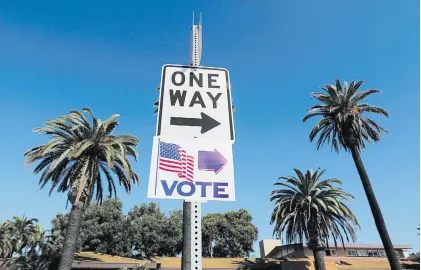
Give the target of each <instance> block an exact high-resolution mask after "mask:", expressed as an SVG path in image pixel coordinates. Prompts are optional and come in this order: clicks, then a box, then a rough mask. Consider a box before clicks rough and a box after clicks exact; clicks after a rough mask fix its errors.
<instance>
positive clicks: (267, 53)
mask: <svg viewBox="0 0 421 270" xmlns="http://www.w3.org/2000/svg"><path fill="white" fill-rule="evenodd" d="M419 10H420V9H419V1H415V0H407V1H391V0H390V1H389V0H371V1H363V0H358V1H335V0H326V1H295V0H294V1H292V0H285V1H261V2H259V3H258V2H257V1H125V2H124V4H117V3H116V2H114V1H89V2H86V1H72V2H67V3H66V2H60V3H58V2H57V1H37V2H36V3H35V2H25V3H22V2H17V1H1V3H0V36H1V42H0V93H1V95H0V113H1V115H3V119H2V125H1V126H2V132H1V133H0V149H2V153H3V154H2V155H1V156H0V164H1V174H0V184H1V191H2V192H1V196H0V205H1V206H0V220H5V219H9V218H11V217H12V216H14V215H22V214H24V213H25V214H26V215H27V216H29V217H37V218H39V220H40V222H41V224H42V225H43V226H44V227H47V228H48V227H50V220H51V219H52V218H53V217H54V215H55V214H56V213H57V212H63V211H66V210H65V195H64V194H53V195H52V196H51V197H48V190H42V191H38V192H36V189H37V183H38V181H37V180H38V178H37V176H34V175H33V174H32V171H31V169H30V168H25V167H24V159H23V156H22V154H23V153H24V151H25V150H27V149H29V148H31V147H33V146H35V145H38V144H41V143H44V142H46V140H47V138H46V137H43V136H40V135H37V134H35V133H32V132H31V129H32V128H34V127H37V126H40V125H42V124H43V123H44V122H45V121H46V120H49V119H53V118H55V117H57V116H59V115H62V114H66V113H67V112H68V111H70V110H72V109H82V108H83V107H85V106H88V107H90V108H92V110H93V111H94V113H95V114H96V116H97V117H99V118H102V119H104V118H106V117H108V116H110V115H112V114H114V113H119V114H120V115H121V119H120V126H119V128H118V132H119V133H130V134H133V135H136V136H138V137H139V138H140V145H139V147H138V151H139V155H140V160H139V162H138V163H137V164H136V165H135V168H136V170H137V171H138V173H139V174H140V176H141V184H140V186H139V187H138V188H136V189H134V191H133V192H132V194H130V195H126V194H124V193H123V190H120V191H121V192H120V193H119V194H120V198H121V199H122V200H123V202H124V208H125V211H127V210H128V209H130V208H131V207H133V206H134V205H138V204H140V203H142V202H149V200H148V199H146V193H147V181H148V172H149V163H150V153H151V147H152V138H153V136H154V133H155V127H156V117H154V116H152V112H153V108H152V103H153V102H154V101H155V99H156V98H157V96H158V92H157V91H156V90H155V89H156V87H157V86H158V85H159V82H160V72H161V67H162V65H164V64H168V63H171V64H187V63H188V56H189V38H190V24H191V12H192V11H196V12H199V11H201V12H203V35H204V37H203V57H202V65H204V66H217V67H224V68H227V69H228V70H229V71H230V77H231V85H232V95H233V101H234V104H235V106H236V107H237V111H236V112H235V115H234V118H235V129H236V143H235V145H234V162H235V175H236V199H237V200H236V201H235V202H208V203H206V204H204V205H203V211H204V213H208V212H224V211H228V210H233V209H239V208H245V209H247V210H248V211H250V212H251V214H252V215H253V218H254V224H256V225H257V227H258V229H259V240H261V239H264V238H270V237H271V236H272V227H271V226H270V225H269V219H270V213H271V210H272V204H271V203H270V202H269V193H270V191H271V190H272V189H273V183H274V181H275V180H276V178H277V177H278V176H281V175H291V174H292V169H293V168H295V167H296V168H299V169H302V170H306V169H310V168H313V169H317V168H318V167H321V168H325V169H327V173H326V177H339V178H341V179H342V180H343V188H344V189H345V190H346V191H348V192H350V193H352V194H353V195H354V196H355V200H354V202H352V204H351V208H352V209H353V211H354V212H355V214H356V215H357V217H358V219H359V222H360V224H361V226H362V229H361V231H359V232H358V239H357V242H358V243H381V242H380V238H379V237H378V234H377V230H376V227H375V225H374V221H373V219H372V215H371V212H370V209H369V206H368V202H367V200H366V198H365V195H364V191H363V188H362V185H361V182H360V179H359V177H358V174H357V171H356V169H355V167H354V164H353V161H352V158H351V156H350V155H349V154H347V153H340V154H336V153H333V152H331V151H330V148H325V149H323V150H321V151H317V150H316V146H315V145H314V144H310V143H309V141H308V133H309V132H310V129H311V127H312V125H313V124H314V122H311V123H306V124H303V123H302V122H301V119H302V117H303V116H304V115H305V112H306V111H305V110H306V109H307V108H309V107H310V106H312V105H314V104H315V101H314V100H313V99H312V98H311V97H310V93H311V92H315V91H319V90H320V88H321V87H322V86H323V85H324V84H326V83H332V82H333V80H334V79H335V78H338V79H340V80H341V81H343V80H348V81H351V80H364V81H365V84H364V86H363V89H367V88H377V89H381V90H382V91H383V92H382V93H381V94H378V95H374V96H372V97H370V98H369V99H368V100H367V101H368V102H369V103H371V104H374V105H379V106H382V107H384V108H386V109H387V110H388V111H389V112H390V118H388V119H378V118H376V119H377V120H378V121H379V122H380V123H381V124H382V125H383V126H384V127H386V128H387V129H388V130H389V131H390V135H388V136H385V137H384V139H383V140H382V141H381V143H379V144H375V145H374V144H373V145H369V147H368V149H367V150H366V151H364V152H363V153H362V157H363V160H364V163H365V166H366V168H367V170H368V174H369V176H370V178H371V181H372V184H373V186H374V189H375V193H376V195H377V199H378V201H379V203H380V206H381V209H382V211H383V215H384V218H385V220H386V223H387V227H388V230H389V232H390V236H391V238H392V241H393V242H394V243H395V244H412V245H413V246H414V250H416V251H417V250H419V237H418V236H417V233H418V231H417V230H416V228H417V227H418V224H419V221H420V214H419V213H420V208H419V205H420V204H419V202H420V186H419V184H420V174H419V172H420V167H419V164H420V160H419V149H420V144H419V142H420V140H419V138H420V134H419V130H420V126H419V123H420V121H419V120H420V119H419V115H420V114H419V111H420V108H419V100H420V97H419V94H420V92H419V89H420V85H419V82H420V78H419V74H420V70H419V64H420V63H419V59H420V55H419V46H420V44H419V40H420V37H419ZM157 202H158V203H159V205H160V206H161V207H162V209H163V210H165V211H170V210H172V209H175V208H181V206H182V202H181V201H164V200H159V201H157Z"/></svg>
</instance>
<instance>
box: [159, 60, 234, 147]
mask: <svg viewBox="0 0 421 270" xmlns="http://www.w3.org/2000/svg"><path fill="white" fill-rule="evenodd" d="M159 102H160V104H159V105H160V106H159V111H158V123H157V132H156V135H157V136H159V137H162V138H203V139H212V140H221V141H231V142H232V141H234V126H233V117H232V102H231V92H230V87H229V75H228V71H227V70H226V69H222V68H211V67H190V66H181V65H165V66H164V67H163V68H162V76H161V88H160V98H159Z"/></svg>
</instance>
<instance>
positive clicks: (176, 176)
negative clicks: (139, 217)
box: [148, 137, 235, 201]
mask: <svg viewBox="0 0 421 270" xmlns="http://www.w3.org/2000/svg"><path fill="white" fill-rule="evenodd" d="M148 198H159V199H184V200H195V201H209V200H219V201H234V200H235V189H234V165H233V159H232V143H231V142H230V141H226V142H214V141H208V140H201V139H194V140H191V139H190V140H186V139H184V140H181V139H178V140H174V139H173V140H170V139H161V138H158V137H154V141H153V148H152V158H151V168H150V173H149V186H148Z"/></svg>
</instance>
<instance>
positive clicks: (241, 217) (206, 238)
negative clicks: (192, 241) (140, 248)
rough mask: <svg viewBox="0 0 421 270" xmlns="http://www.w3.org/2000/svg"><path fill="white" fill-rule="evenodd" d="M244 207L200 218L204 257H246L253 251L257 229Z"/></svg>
mask: <svg viewBox="0 0 421 270" xmlns="http://www.w3.org/2000/svg"><path fill="white" fill-rule="evenodd" d="M251 221H252V217H251V215H250V214H249V213H248V212H247V210H245V209H240V210H238V211H229V212H226V213H223V214H219V213H214V214H212V213H211V214H207V215H206V216H204V217H203V219H202V247H203V256H205V257H224V258H226V257H230V258H236V257H240V258H242V257H247V256H249V255H250V252H253V244H254V242H255V241H256V240H257V235H258V230H257V228H256V226H254V225H253V224H252V223H251Z"/></svg>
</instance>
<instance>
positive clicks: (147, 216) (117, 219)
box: [51, 199, 182, 257]
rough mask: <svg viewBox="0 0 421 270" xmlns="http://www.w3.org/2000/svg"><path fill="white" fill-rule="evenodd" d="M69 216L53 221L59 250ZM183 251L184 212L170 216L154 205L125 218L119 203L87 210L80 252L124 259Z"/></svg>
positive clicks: (82, 228)
mask: <svg viewBox="0 0 421 270" xmlns="http://www.w3.org/2000/svg"><path fill="white" fill-rule="evenodd" d="M68 216H69V215H68V214H66V215H62V214H58V215H57V216H56V217H55V218H54V219H53V221H52V227H53V228H52V230H51V231H52V235H54V238H55V244H56V245H57V246H58V247H56V249H57V248H59V247H60V245H61V244H62V242H63V239H64V235H65V228H66V224H67V220H68ZM181 248H182V212H181V211H180V210H176V211H174V212H172V213H171V215H170V216H169V217H168V216H166V215H165V214H164V213H162V212H161V211H160V209H159V207H158V206H157V205H156V204H155V203H151V204H149V205H147V204H142V205H141V206H140V207H138V206H135V207H134V208H132V209H131V211H130V212H129V214H128V215H127V216H126V215H124V214H123V213H122V202H121V201H120V200H118V199H117V200H114V199H109V200H105V201H104V203H103V204H102V205H95V204H92V205H90V206H89V207H87V209H86V210H85V213H84V215H83V218H82V222H81V229H80V237H79V239H78V246H77V250H83V251H94V252H99V253H106V254H110V255H117V256H124V257H136V256H137V257H142V256H152V255H157V256H176V255H178V254H180V252H181Z"/></svg>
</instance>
